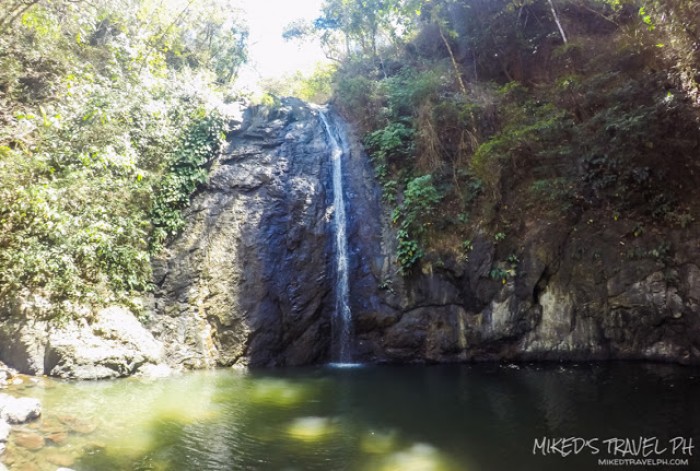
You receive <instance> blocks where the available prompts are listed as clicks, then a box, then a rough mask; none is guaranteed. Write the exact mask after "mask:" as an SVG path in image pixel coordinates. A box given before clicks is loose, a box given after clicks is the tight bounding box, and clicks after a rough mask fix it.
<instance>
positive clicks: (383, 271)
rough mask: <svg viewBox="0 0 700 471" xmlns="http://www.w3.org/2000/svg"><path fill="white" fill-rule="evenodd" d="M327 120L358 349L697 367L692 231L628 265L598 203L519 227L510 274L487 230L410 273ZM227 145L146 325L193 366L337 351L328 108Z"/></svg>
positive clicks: (257, 112)
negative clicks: (338, 165) (596, 210)
mask: <svg viewBox="0 0 700 471" xmlns="http://www.w3.org/2000/svg"><path fill="white" fill-rule="evenodd" d="M334 121H335V125H336V127H337V129H338V131H339V132H338V135H339V136H340V140H341V144H342V146H343V147H344V150H345V154H344V156H343V159H344V162H343V165H344V172H345V181H346V202H347V203H346V204H347V213H348V246H349V255H350V307H351V311H352V316H353V323H354V332H355V339H354V346H353V350H354V358H355V359H357V360H361V361H373V362H446V361H467V360H498V359H507V360H572V361H580V360H592V359H598V360H605V359H649V360H664V361H676V362H681V363H697V362H698V361H699V360H700V268H699V267H700V256H699V255H700V253H699V252H698V247H699V242H700V241H699V240H698V239H697V238H688V231H687V230H686V231H681V230H678V231H672V232H669V233H668V234H656V235H655V237H651V236H649V237H647V238H646V240H645V241H643V242H644V243H646V244H647V245H649V244H655V243H656V242H655V241H658V240H668V241H669V242H670V243H669V244H668V245H669V246H672V247H674V251H673V253H668V252H667V251H664V249H663V247H661V248H660V249H658V250H657V252H654V250H655V249H654V247H650V248H649V253H650V254H652V255H650V256H648V257H630V256H626V255H625V253H626V252H625V250H626V248H625V247H624V245H625V240H626V237H628V235H629V233H630V231H631V230H632V229H631V228H630V227H627V226H628V225H629V224H631V223H626V222H624V221H619V222H617V223H616V224H608V223H604V222H599V221H596V219H595V218H596V215H595V214H593V213H591V214H579V215H576V216H575V217H572V218H571V220H566V221H562V220H559V221H557V220H534V219H533V220H531V221H529V222H527V223H526V224H525V225H524V226H523V227H521V228H519V229H520V231H519V233H520V234H522V237H519V238H518V243H519V244H520V246H519V247H517V251H518V253H520V254H521V255H520V259H519V260H518V267H517V272H516V274H515V276H513V277H510V278H508V279H507V280H503V281H502V280H500V279H493V276H491V272H492V270H493V268H494V266H497V265H498V263H499V262H498V261H499V260H502V259H504V258H505V257H506V255H507V253H509V252H510V251H511V250H513V248H512V247H504V246H503V244H500V243H499V242H498V241H494V240H493V238H491V237H489V236H488V235H487V234H486V233H484V235H483V236H482V237H477V238H476V239H475V240H474V241H473V249H472V250H471V251H470V252H469V254H468V257H466V258H464V259H456V258H454V257H453V258H450V257H444V258H443V257H440V256H438V255H437V254H432V255H429V256H428V257H427V258H426V260H425V261H424V263H423V265H422V268H421V270H417V272H416V273H413V274H411V275H409V276H406V277H404V276H401V275H399V274H398V273H397V269H396V268H397V267H396V265H395V264H394V262H393V260H394V259H395V256H394V253H395V249H396V248H395V242H394V241H395V234H394V228H393V227H392V224H391V222H390V220H389V216H388V214H386V211H385V210H384V209H383V208H382V204H381V198H380V196H381V195H380V193H379V190H378V187H377V185H376V183H375V180H374V178H373V173H372V168H371V164H370V162H369V160H368V158H367V157H366V155H365V154H364V152H363V149H362V147H361V145H360V144H359V141H358V140H357V139H356V138H354V137H353V136H352V133H351V131H350V129H348V127H347V126H346V125H345V124H343V122H342V120H341V119H340V118H339V117H337V116H335V117H334ZM231 142H232V144H231V145H230V148H229V149H228V151H227V153H226V154H225V155H223V156H222V157H221V158H220V159H219V160H218V161H217V162H216V163H215V165H214V167H213V168H212V172H211V178H210V182H209V184H208V185H207V187H206V188H204V189H203V190H202V191H201V192H200V193H199V194H198V195H197V196H196V197H195V199H194V201H193V204H192V207H191V209H190V210H189V216H188V218H189V226H188V228H187V230H186V231H185V233H184V234H183V235H182V236H181V237H180V238H178V239H177V240H176V241H175V242H174V243H173V244H172V245H171V246H170V248H169V252H168V254H167V256H166V257H164V258H162V259H161V260H159V261H157V263H156V273H157V283H158V286H159V289H158V293H157V302H156V313H157V314H156V316H155V317H154V319H155V322H154V324H153V326H152V328H153V330H154V332H155V333H156V336H157V337H158V338H160V339H161V340H162V341H164V343H165V344H166V345H169V347H168V348H169V355H168V356H169V358H170V359H171V361H173V362H174V363H178V364H183V365H186V366H189V367H207V366H213V365H231V364H237V363H239V364H250V365H266V366H271V365H300V364H307V363H315V362H322V361H327V360H328V359H329V357H328V355H329V351H330V348H329V347H330V345H329V342H330V339H331V333H330V328H331V327H330V325H331V323H330V316H331V315H332V311H333V301H332V296H333V276H334V268H333V261H332V258H333V237H332V234H330V233H331V231H332V225H331V224H330V219H331V214H332V211H333V208H332V198H331V197H330V196H329V195H331V194H332V188H330V178H329V154H328V148H327V136H325V135H324V131H323V128H322V126H321V125H320V123H319V119H318V112H317V111H316V110H314V109H312V108H310V107H308V106H307V105H305V104H303V103H301V102H299V101H296V100H286V101H283V104H282V106H281V107H279V108H278V109H275V110H269V109H266V108H262V107H257V108H251V109H249V110H248V111H247V117H246V119H245V120H244V122H243V123H242V124H241V125H240V126H239V129H238V130H237V131H235V133H234V134H233V135H232V140H231ZM637 242H639V241H637ZM637 245H639V244H637ZM654 254H655V255H654Z"/></svg>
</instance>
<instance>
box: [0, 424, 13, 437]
mask: <svg viewBox="0 0 700 471" xmlns="http://www.w3.org/2000/svg"><path fill="white" fill-rule="evenodd" d="M11 431H12V427H10V424H8V423H7V422H5V421H4V420H0V443H5V442H7V438H8V437H9V436H10V432H11Z"/></svg>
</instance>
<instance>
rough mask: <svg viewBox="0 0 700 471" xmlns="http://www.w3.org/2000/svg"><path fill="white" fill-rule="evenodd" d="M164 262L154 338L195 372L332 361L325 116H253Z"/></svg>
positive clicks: (293, 104) (158, 265) (252, 112)
mask: <svg viewBox="0 0 700 471" xmlns="http://www.w3.org/2000/svg"><path fill="white" fill-rule="evenodd" d="M231 142H232V144H231V145H230V148H229V149H228V151H227V152H226V153H225V154H224V155H222V156H221V157H220V158H219V159H218V160H217V161H216V162H215V164H214V166H213V168H212V171H211V175H210V181H209V183H208V185H207V186H206V187H205V188H204V189H203V190H202V191H201V192H200V193H199V194H198V195H197V196H196V197H195V198H194V200H193V203H192V205H191V208H190V210H189V214H188V216H187V218H188V225H187V228H186V229H185V231H184V233H183V234H182V236H181V237H179V238H178V239H177V240H176V241H174V243H172V244H171V245H170V247H169V249H168V253H167V254H165V255H164V256H163V257H162V258H161V259H159V260H156V261H155V270H154V271H155V274H156V275H155V277H156V283H157V285H158V289H157V293H156V304H155V315H154V316H153V322H152V326H151V329H152V330H153V331H154V333H155V334H156V336H157V337H159V338H160V339H162V340H163V341H164V343H165V344H166V346H168V350H169V351H168V353H169V357H170V359H171V361H172V362H173V363H176V364H182V365H185V366H188V367H194V368H202V367H210V366H214V365H232V364H250V365H260V366H275V365H299V364H307V363H314V362H319V361H322V360H324V359H325V358H326V355H327V351H328V348H329V339H330V331H329V329H330V320H329V312H330V309H329V307H330V306H332V299H331V298H330V295H331V286H332V279H331V277H332V274H333V270H332V267H331V266H329V263H330V257H328V253H329V251H330V249H331V248H332V247H331V245H330V244H331V243H332V238H331V237H330V236H329V232H330V222H329V221H330V217H329V214H328V208H329V207H330V203H329V202H330V201H331V199H330V197H331V196H332V195H329V190H328V184H327V182H328V181H329V161H328V155H327V144H326V136H325V134H324V131H323V128H322V127H321V126H320V125H319V124H318V112H317V111H315V110H312V109H311V108H309V107H308V106H307V105H305V104H304V103H302V102H300V101H298V100H292V99H288V100H285V101H284V102H283V104H282V106H281V107H280V108H279V109H276V110H272V111H270V110H268V109H266V108H263V107H252V108H249V109H248V110H247V112H246V117H245V120H244V122H243V124H242V126H241V128H240V129H238V130H237V131H236V132H235V133H234V134H233V136H232V139H231Z"/></svg>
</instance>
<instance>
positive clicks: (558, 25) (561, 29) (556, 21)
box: [548, 0, 569, 44]
mask: <svg viewBox="0 0 700 471" xmlns="http://www.w3.org/2000/svg"><path fill="white" fill-rule="evenodd" d="M548 1H549V8H551V9H552V15H553V16H554V22H555V23H556V24H557V27H558V28H559V33H560V34H561V38H562V39H563V40H564V44H566V43H568V42H569V40H568V39H566V33H564V28H563V27H562V26H561V21H559V15H558V14H557V10H556V8H554V2H552V0H548Z"/></svg>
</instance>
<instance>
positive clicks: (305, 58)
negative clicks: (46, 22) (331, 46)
mask: <svg viewBox="0 0 700 471" xmlns="http://www.w3.org/2000/svg"><path fill="white" fill-rule="evenodd" d="M239 2H240V4H241V8H242V9H243V10H244V12H245V13H246V14H247V22H248V28H249V30H250V37H249V61H248V65H247V66H246V67H245V68H244V70H242V71H241V74H240V76H239V83H241V82H242V83H243V84H244V85H245V86H247V87H249V88H254V85H255V83H257V82H258V81H259V80H260V79H261V78H273V77H280V76H282V75H285V74H288V73H293V72H295V71H297V70H302V71H304V70H307V71H309V70H312V69H313V67H314V66H315V64H316V63H317V62H318V61H320V60H323V59H324V56H323V52H322V51H321V47H320V45H319V44H317V43H313V44H309V43H303V44H301V43H300V42H298V41H289V42H287V41H285V40H284V39H282V31H283V30H284V27H285V26H286V25H287V24H289V23H291V22H292V21H294V20H296V19H299V18H305V19H307V20H313V19H315V18H317V17H318V16H319V15H320V10H321V3H322V2H323V0H239Z"/></svg>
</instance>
